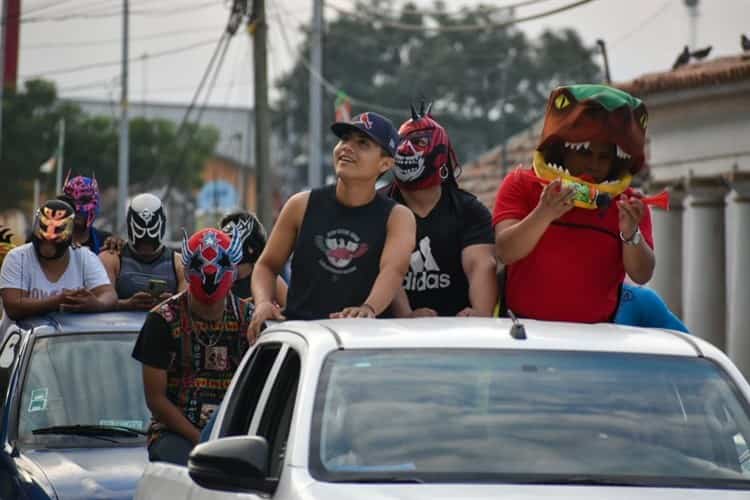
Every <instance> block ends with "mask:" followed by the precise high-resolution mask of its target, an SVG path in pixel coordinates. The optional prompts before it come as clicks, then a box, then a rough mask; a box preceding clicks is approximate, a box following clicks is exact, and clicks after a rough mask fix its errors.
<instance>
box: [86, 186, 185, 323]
mask: <svg viewBox="0 0 750 500" xmlns="http://www.w3.org/2000/svg"><path fill="white" fill-rule="evenodd" d="M125 223H126V225H127V230H128V241H127V243H125V244H124V245H122V247H121V249H120V250H119V251H118V250H117V248H116V246H115V247H114V248H111V249H107V250H103V251H102V252H101V253H99V258H100V259H101V261H102V263H103V264H104V268H105V269H106V270H107V274H108V275H109V278H110V280H112V283H114V284H115V289H116V290H117V297H118V301H117V307H118V308H119V309H140V310H149V309H151V308H152V307H154V306H155V305H156V304H157V303H158V302H161V301H162V300H165V299H168V298H169V297H171V296H172V295H174V294H175V293H177V292H178V291H179V290H184V289H185V288H186V287H187V284H186V282H185V277H184V274H183V272H182V262H181V257H180V255H179V254H178V253H177V252H175V251H173V250H172V249H171V248H167V247H166V246H164V244H163V243H162V241H163V239H164V235H165V233H166V230H167V217H166V215H165V213H164V207H163V206H162V203H161V200H160V199H159V198H158V197H157V196H154V195H153V194H151V193H143V194H139V195H138V196H136V197H135V198H133V201H131V202H130V206H129V207H128V215H127V218H126V221H125ZM156 285H158V287H156V288H155V286H156Z"/></svg>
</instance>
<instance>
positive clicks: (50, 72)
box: [21, 39, 216, 80]
mask: <svg viewBox="0 0 750 500" xmlns="http://www.w3.org/2000/svg"><path fill="white" fill-rule="evenodd" d="M215 41H216V40H215V39H211V40H203V41H201V42H197V43H192V44H190V45H185V46H182V47H176V48H174V49H168V50H163V51H161V52H154V53H153V54H149V58H151V59H154V58H158V57H164V56H167V55H171V54H177V53H179V52H186V51H188V50H192V49H197V48H199V47H204V46H206V45H209V44H212V43H214V42H215ZM139 60H140V56H137V57H131V58H129V59H128V62H136V61H139ZM121 64H122V60H116V61H102V62H98V63H91V64H82V65H80V66H71V67H67V68H57V69H52V70H48V71H41V72H38V73H35V74H33V75H28V76H22V77H21V78H22V79H24V80H32V79H35V78H43V77H45V76H50V75H61V74H65V73H76V72H79V71H88V70H91V69H96V68H106V67H110V66H119V65H121Z"/></svg>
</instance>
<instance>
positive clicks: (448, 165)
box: [393, 103, 457, 190]
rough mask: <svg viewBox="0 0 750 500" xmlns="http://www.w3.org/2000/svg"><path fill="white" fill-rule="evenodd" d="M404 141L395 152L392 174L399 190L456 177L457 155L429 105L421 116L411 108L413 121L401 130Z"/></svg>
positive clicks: (399, 132) (429, 184) (404, 124)
mask: <svg viewBox="0 0 750 500" xmlns="http://www.w3.org/2000/svg"><path fill="white" fill-rule="evenodd" d="M398 134H399V136H400V137H401V141H400V142H399V145H398V150H397V151H396V162H395V165H394V166H393V174H394V175H395V176H396V183H397V184H398V186H399V187H400V188H405V189H409V190H416V189H425V188H428V187H432V186H436V185H438V184H440V182H442V181H443V180H445V179H447V178H452V177H453V169H454V168H455V166H456V164H457V161H456V153H455V152H454V151H453V146H451V142H450V139H449V138H448V133H447V132H446V131H445V128H443V126H442V125H440V124H439V123H438V122H436V121H435V120H434V119H433V118H432V115H431V114H430V106H427V110H426V111H425V109H424V103H423V104H422V107H421V108H420V111H419V113H417V111H416V110H415V109H414V106H412V107H411V119H409V120H407V121H406V122H404V123H403V124H402V125H401V128H399V129H398Z"/></svg>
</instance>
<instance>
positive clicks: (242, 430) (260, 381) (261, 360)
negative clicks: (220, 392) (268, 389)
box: [219, 343, 281, 437]
mask: <svg viewBox="0 0 750 500" xmlns="http://www.w3.org/2000/svg"><path fill="white" fill-rule="evenodd" d="M280 350H281V344H279V343H268V344H261V345H259V346H257V347H256V348H255V349H253V352H252V353H251V354H250V359H249V360H248V363H247V364H246V365H245V367H244V369H243V371H242V373H241V374H240V377H239V379H238V380H237V384H236V386H235V389H234V390H233V392H232V394H231V395H230V397H229V399H227V409H226V411H225V413H224V415H225V417H224V420H223V421H222V423H221V430H220V431H219V436H221V437H226V436H242V435H245V434H247V432H248V429H249V428H250V422H251V421H252V419H253V415H254V414H255V409H256V407H257V405H258V401H259V399H260V395H261V393H262V391H263V386H264V385H265V384H266V380H267V379H268V375H269V374H270V373H271V368H273V365H274V362H275V361H276V357H277V356H278V354H279V351H280Z"/></svg>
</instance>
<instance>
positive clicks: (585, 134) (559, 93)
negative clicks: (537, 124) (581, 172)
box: [533, 85, 648, 208]
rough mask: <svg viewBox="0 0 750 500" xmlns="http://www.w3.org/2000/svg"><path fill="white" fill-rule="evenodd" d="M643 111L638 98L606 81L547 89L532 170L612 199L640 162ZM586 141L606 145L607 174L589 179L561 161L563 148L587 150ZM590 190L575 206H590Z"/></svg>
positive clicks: (645, 115)
mask: <svg viewBox="0 0 750 500" xmlns="http://www.w3.org/2000/svg"><path fill="white" fill-rule="evenodd" d="M647 125H648V113H647V111H646V107H645V105H644V104H643V102H642V101H641V100H640V99H637V98H635V97H633V96H631V95H630V94H628V93H626V92H623V91H621V90H618V89H615V88H613V87H608V86H606V85H570V86H567V87H559V88H557V89H555V90H553V91H552V93H551V94H550V97H549V101H548V102H547V112H546V116H545V120H544V128H543V129H542V137H541V141H540V143H539V146H538V147H537V151H536V153H535V155H534V162H533V166H534V171H535V172H536V174H537V176H538V177H540V178H541V179H544V180H553V179H555V178H562V179H563V181H567V182H568V183H570V184H580V185H581V186H584V187H585V189H581V190H578V191H580V192H581V193H583V192H589V193H597V194H602V195H606V196H607V197H609V198H610V199H611V198H614V197H615V196H617V195H619V194H620V193H622V192H623V191H624V190H625V189H626V188H627V187H628V186H629V185H630V181H631V179H632V175H633V174H635V173H637V172H638V171H639V170H640V169H641V168H642V167H643V163H644V157H645V154H644V149H645V148H644V144H645V141H646V127H647ZM591 142H600V143H607V144H611V145H612V151H613V157H612V167H611V168H610V175H609V176H608V177H607V179H606V180H605V181H604V182H600V183H593V182H588V181H586V180H583V179H580V178H578V177H575V176H573V175H572V174H571V173H570V172H569V171H568V170H567V169H566V168H565V165H564V162H563V161H562V157H563V156H564V152H565V149H566V148H567V149H571V150H574V151H575V150H581V149H582V148H583V149H588V147H589V144H590V143H591ZM596 198H597V196H596V194H594V195H592V196H586V197H584V196H583V195H582V197H581V199H576V206H579V207H582V208H596V207H597V201H596ZM600 204H601V198H600Z"/></svg>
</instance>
